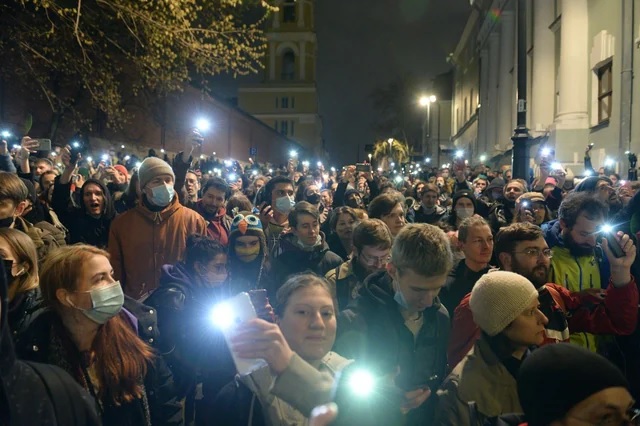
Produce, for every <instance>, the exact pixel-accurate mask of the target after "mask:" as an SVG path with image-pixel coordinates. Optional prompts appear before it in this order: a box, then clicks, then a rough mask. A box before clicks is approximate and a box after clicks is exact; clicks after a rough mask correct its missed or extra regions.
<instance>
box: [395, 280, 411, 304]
mask: <svg viewBox="0 0 640 426" xmlns="http://www.w3.org/2000/svg"><path fill="white" fill-rule="evenodd" d="M397 286H398V284H397V281H396V279H395V278H394V283H393V290H394V295H393V300H395V301H396V303H397V304H398V305H400V307H401V308H402V309H409V304H408V303H407V299H405V298H404V294H402V292H401V291H400V290H398V289H397V288H396V287H397Z"/></svg>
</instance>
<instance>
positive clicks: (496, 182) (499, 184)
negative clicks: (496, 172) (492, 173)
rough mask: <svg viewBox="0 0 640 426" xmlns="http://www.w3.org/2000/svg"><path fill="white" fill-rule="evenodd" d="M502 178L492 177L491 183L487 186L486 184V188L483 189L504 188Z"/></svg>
mask: <svg viewBox="0 0 640 426" xmlns="http://www.w3.org/2000/svg"><path fill="white" fill-rule="evenodd" d="M504 185H505V183H504V179H502V178H498V177H497V178H494V179H493V180H492V181H491V183H490V184H489V186H487V189H485V191H491V190H493V189H504Z"/></svg>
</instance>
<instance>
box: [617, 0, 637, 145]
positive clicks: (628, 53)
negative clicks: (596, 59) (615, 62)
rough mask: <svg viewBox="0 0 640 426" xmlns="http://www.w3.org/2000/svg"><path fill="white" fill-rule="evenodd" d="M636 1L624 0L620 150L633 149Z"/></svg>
mask: <svg viewBox="0 0 640 426" xmlns="http://www.w3.org/2000/svg"><path fill="white" fill-rule="evenodd" d="M634 3H635V0H622V25H621V27H620V28H621V30H622V55H621V58H620V59H621V60H620V68H621V71H620V77H621V79H620V141H619V146H618V149H619V152H620V154H622V153H623V152H625V151H630V150H631V126H632V123H631V117H632V108H633V103H632V102H633V49H634V44H635V43H634V37H633V33H634V28H633V26H634V22H633V21H634Z"/></svg>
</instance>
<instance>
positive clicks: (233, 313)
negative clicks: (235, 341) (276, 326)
mask: <svg viewBox="0 0 640 426" xmlns="http://www.w3.org/2000/svg"><path fill="white" fill-rule="evenodd" d="M255 318H258V315H257V313H256V310H255V308H254V306H253V303H251V297H250V296H249V294H248V293H240V294H238V295H236V296H234V297H231V298H230V299H227V300H225V301H224V302H221V303H219V304H217V305H216V306H214V307H213V309H212V310H211V313H210V320H211V322H212V323H213V324H214V326H215V327H217V328H218V329H219V330H220V331H222V334H223V335H224V339H225V340H226V342H227V346H229V348H231V338H232V337H233V336H234V334H235V331H236V327H237V326H238V325H240V324H244V323H246V322H247V321H250V320H252V319H255ZM231 356H232V357H233V362H234V363H235V365H236V370H237V371H238V374H240V375H241V376H246V375H247V374H249V373H251V372H252V371H255V370H257V369H258V368H261V367H263V366H265V365H267V363H266V361H265V360H263V359H246V358H239V357H238V356H237V355H236V354H235V352H234V351H231Z"/></svg>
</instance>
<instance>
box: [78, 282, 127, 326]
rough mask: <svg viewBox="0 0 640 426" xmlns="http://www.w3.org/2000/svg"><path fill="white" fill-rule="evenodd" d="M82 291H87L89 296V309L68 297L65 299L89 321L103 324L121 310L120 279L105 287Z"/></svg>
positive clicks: (122, 298) (122, 294)
mask: <svg viewBox="0 0 640 426" xmlns="http://www.w3.org/2000/svg"><path fill="white" fill-rule="evenodd" d="M84 293H89V295H90V296H91V308H90V309H82V308H78V307H77V306H75V305H74V304H73V303H71V301H70V300H69V299H67V301H68V302H69V303H70V304H71V306H73V307H74V308H76V309H78V310H79V311H80V312H82V313H83V314H84V315H85V316H86V317H87V318H89V319H90V320H91V321H93V322H96V323H98V324H104V323H106V322H107V321H109V320H110V319H111V318H113V317H115V316H116V315H118V314H119V313H120V311H121V310H122V305H124V293H123V292H122V286H121V285H120V281H116V282H114V283H113V284H110V285H108V286H105V287H100V288H94V289H93V290H90V291H88V292H84Z"/></svg>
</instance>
